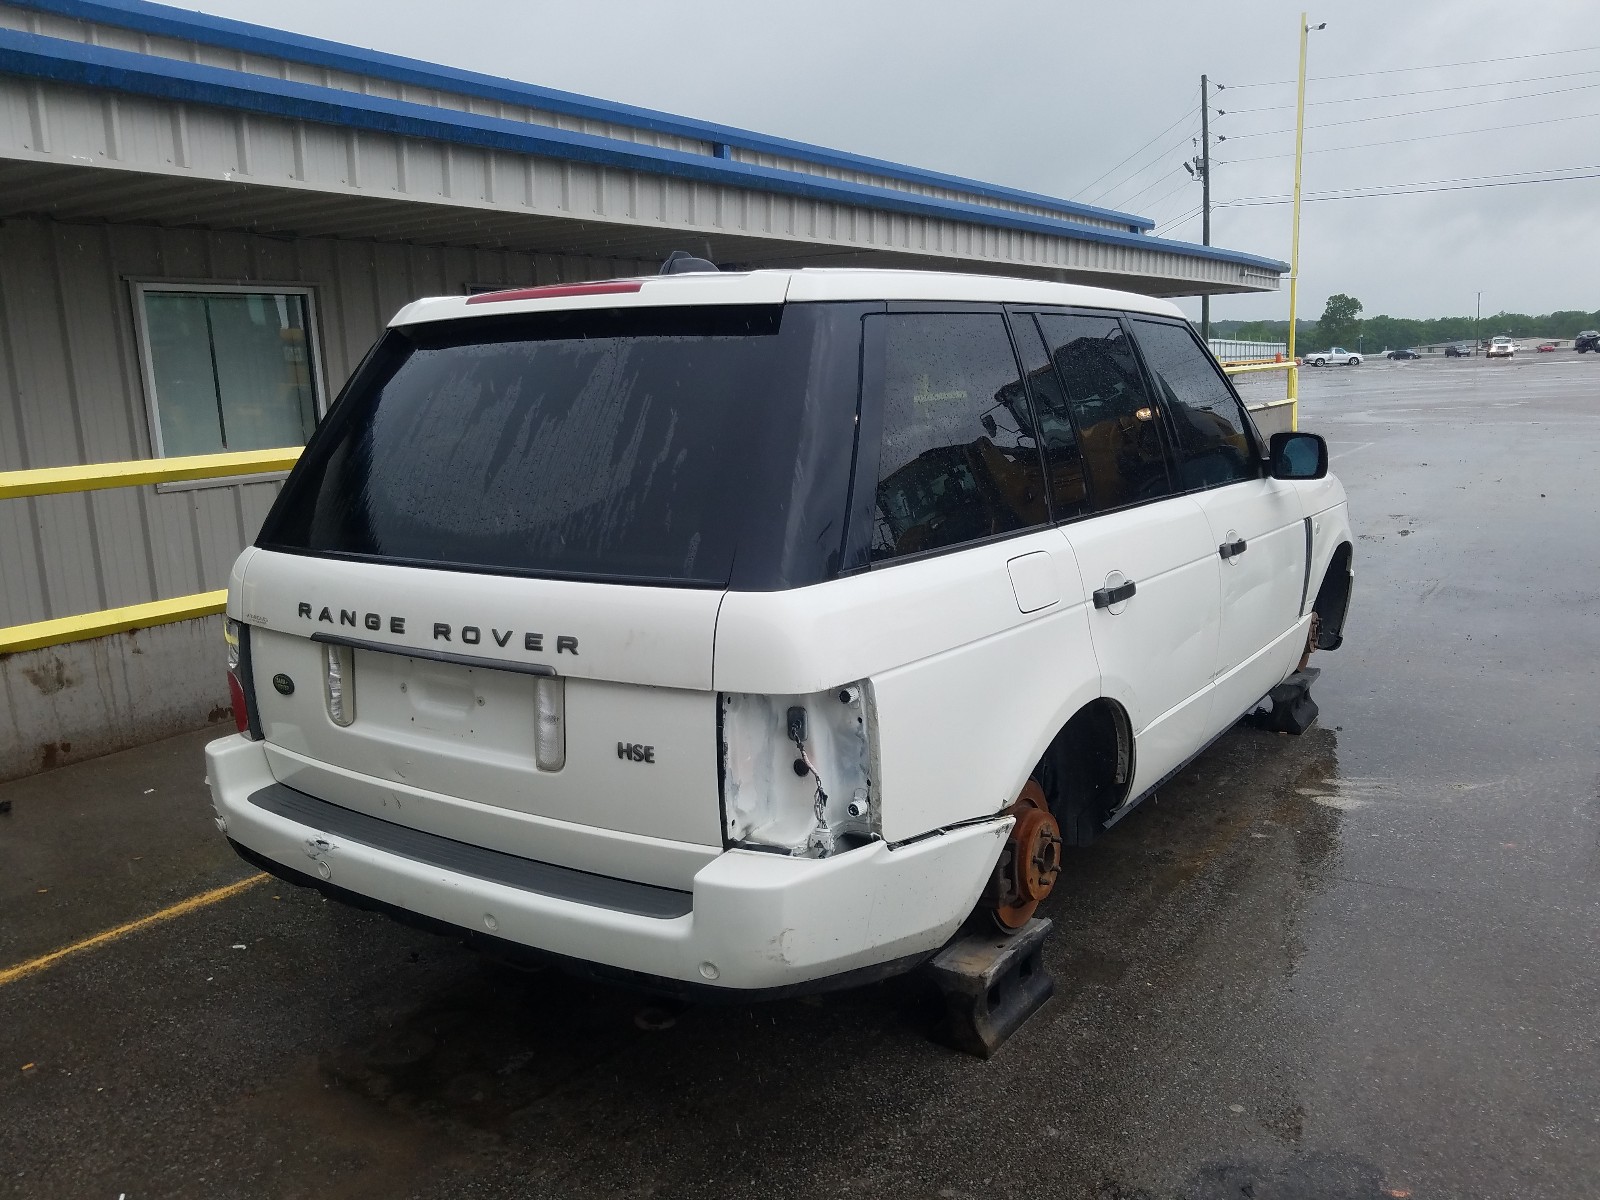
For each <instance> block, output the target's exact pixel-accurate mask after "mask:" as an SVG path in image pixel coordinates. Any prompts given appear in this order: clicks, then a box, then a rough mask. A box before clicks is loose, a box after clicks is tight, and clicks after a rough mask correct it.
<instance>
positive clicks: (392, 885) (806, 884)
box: [206, 736, 1011, 993]
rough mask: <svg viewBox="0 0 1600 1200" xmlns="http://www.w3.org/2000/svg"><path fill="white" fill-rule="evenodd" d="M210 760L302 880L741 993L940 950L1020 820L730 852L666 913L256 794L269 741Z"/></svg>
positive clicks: (247, 846)
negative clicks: (886, 839)
mask: <svg viewBox="0 0 1600 1200" xmlns="http://www.w3.org/2000/svg"><path fill="white" fill-rule="evenodd" d="M206 762H207V769H208V778H209V780H210V784H211V796H212V805H213V808H214V809H215V810H216V815H217V820H218V824H219V826H220V827H221V828H222V829H223V830H224V832H226V834H227V835H228V837H229V838H230V840H232V841H233V842H234V843H235V844H236V846H238V847H239V848H240V849H241V852H246V857H249V858H251V859H252V861H256V862H258V863H260V864H261V865H263V866H265V867H266V868H267V869H269V870H272V869H274V865H276V867H278V868H281V869H279V870H278V871H277V873H278V874H281V875H283V876H284V877H286V878H289V879H293V880H295V881H296V882H306V883H311V884H313V885H316V886H321V887H324V888H325V889H327V890H329V891H332V892H335V893H339V894H343V895H345V896H346V897H348V898H351V899H354V900H356V901H357V902H358V903H359V902H366V903H367V904H368V906H369V907H375V908H382V909H387V910H390V911H392V912H394V913H396V914H397V915H403V914H410V915H413V916H415V917H416V918H418V919H419V920H420V921H421V922H422V923H424V924H429V925H433V926H445V927H451V928H454V929H457V930H460V931H462V932H463V933H468V934H471V935H474V936H477V937H480V938H492V939H497V940H498V941H499V942H501V943H509V944H511V945H514V946H519V947H528V948H531V949H534V950H538V951H542V952H544V953H548V954H553V955H557V956H560V957H563V958H567V959H573V960H577V961H578V962H581V963H588V964H594V965H595V966H597V967H599V968H602V969H604V970H606V971H607V972H625V973H627V974H629V975H633V976H640V977H644V978H645V979H647V980H657V981H662V982H671V983H676V984H681V985H684V986H686V987H695V988H698V989H701V990H704V989H707V988H712V989H719V990H725V991H730V992H736V993H737V992H752V991H755V992H764V991H771V990H788V989H792V988H795V987H798V986H800V985H808V984H810V985H818V986H826V983H827V981H829V980H833V979H834V977H837V976H846V975H848V976H851V977H855V976H857V975H858V974H860V973H866V974H871V973H873V972H874V969H875V968H882V967H885V966H889V965H895V964H902V963H906V964H909V963H910V962H913V961H915V960H916V958H918V957H919V956H922V955H925V954H928V953H931V952H932V951H934V950H937V949H938V948H939V947H940V946H942V945H943V944H944V943H945V942H946V941H948V940H949V938H950V936H951V935H952V934H953V933H954V932H955V930H956V928H957V927H958V926H959V925H960V924H961V922H962V921H963V920H964V919H965V918H966V916H967V914H968V913H970V912H971V911H972V908H973V906H974V905H975V904H976V903H977V900H978V896H979V894H980V892H981V890H982V888H983V885H984V883H985V881H986V880H987V879H988V877H989V873H990V872H991V871H992V870H993V867H994V863H995V860H996V859H997V858H998V857H999V853H1000V847H1001V844H1002V842H1003V840H1004V838H1005V835H1006V833H1007V832H1008V831H1009V829H1010V827H1011V821H1010V818H999V819H995V820H992V821H985V822H982V823H980V824H975V825H966V826H961V827H959V828H956V829H951V830H948V831H946V832H943V833H939V834H935V835H933V836H930V837H927V838H923V839H922V840H920V841H917V842H914V843H910V844H907V845H903V846H900V847H899V848H896V849H891V848H889V847H888V846H887V845H886V844H884V843H882V842H875V843H873V844H871V845H868V846H864V847H861V848H860V849H857V850H851V851H848V852H846V853H844V854H839V855H836V856H834V857H832V858H827V859H798V858H788V857H785V856H781V855H776V854H762V853H759V852H755V851H746V850H729V851H726V852H725V853H723V854H721V855H719V856H718V857H717V858H715V859H713V860H712V861H711V862H710V863H708V864H707V865H706V866H705V867H703V868H702V869H701V870H700V871H699V872H698V873H697V874H696V875H695V877H694V881H693V889H692V892H691V893H690V894H689V898H688V901H687V903H686V905H685V906H684V907H686V908H687V911H686V912H682V913H681V915H669V916H652V915H642V914H641V913H640V912H638V911H625V909H626V908H627V907H628V906H627V905H623V906H622V907H614V906H612V905H611V904H609V903H607V902H606V901H605V899H604V897H605V895H606V889H605V888H603V887H602V888H601V889H600V891H599V892H598V893H597V895H598V896H599V897H600V899H599V900H598V901H597V902H584V901H582V900H579V899H573V898H569V896H565V895H553V894H549V892H546V891H540V890H536V889H535V886H534V885H529V886H516V885H513V884H511V883H507V882H500V881H497V880H496V879H493V878H484V877H482V876H481V875H478V874H474V873H472V870H473V868H472V861H473V859H472V856H471V854H470V851H471V849H472V848H466V847H464V848H463V849H464V850H466V851H468V852H469V853H468V855H467V857H466V858H464V859H463V860H462V862H461V864H460V865H459V866H458V865H455V864H452V865H448V866H447V865H440V862H441V861H443V860H442V858H441V856H439V855H433V856H431V857H433V858H434V859H435V861H431V862H430V861H425V859H426V858H427V857H429V856H428V855H426V854H423V855H422V856H421V857H414V856H413V855H412V853H409V852H405V851H403V850H396V849H391V848H385V847H384V846H380V845H376V844H372V843H374V842H378V841H383V840H384V839H382V838H378V837H368V838H367V839H366V840H362V836H363V835H362V834H361V833H360V831H359V830H357V831H356V836H350V835H348V834H341V833H330V832H329V831H327V830H323V829H318V828H317V827H316V825H315V824H311V823H307V821H308V820H310V819H311V818H309V817H307V816H305V813H304V812H302V813H300V814H299V815H294V816H291V815H284V814H285V812H287V811H290V810H288V809H286V808H285V807H284V806H282V805H279V806H275V807H274V806H264V805H263V804H259V803H256V802H253V801H252V797H253V796H258V795H262V794H266V793H268V792H269V790H270V789H273V788H274V787H278V786H280V785H277V781H276V780H275V779H274V778H273V776H272V772H271V770H270V769H269V767H268V764H267V757H266V753H265V751H264V749H263V748H262V745H261V744H260V743H259V742H251V741H248V740H246V739H244V738H242V737H238V736H234V737H227V738H223V739H221V740H220V741H216V742H213V743H211V745H209V746H208V747H207V748H206ZM275 808H276V810H275ZM305 811H306V812H309V811H314V810H313V809H310V808H307V809H306V810H305ZM395 828H396V829H403V827H395ZM395 844H396V845H402V844H403V842H400V841H397V842H396V843H395ZM456 845H458V846H459V845H460V844H459V843H457V844H456ZM535 865H537V864H535ZM557 869H558V870H559V868H557ZM500 874H502V875H504V874H505V872H500ZM530 879H533V880H534V881H535V884H536V880H537V875H536V873H535V874H534V875H531V876H530ZM615 882H617V883H618V885H619V887H620V889H621V890H622V891H626V890H627V889H628V888H629V887H630V886H632V885H628V884H626V883H623V882H621V881H615ZM569 893H570V889H569ZM633 907H635V908H637V907H638V906H636V905H635V906H633ZM840 982H842V981H840Z"/></svg>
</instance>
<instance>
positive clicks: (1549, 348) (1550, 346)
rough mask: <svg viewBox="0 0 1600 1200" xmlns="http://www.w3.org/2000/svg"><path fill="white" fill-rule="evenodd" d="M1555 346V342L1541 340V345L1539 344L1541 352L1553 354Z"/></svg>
mask: <svg viewBox="0 0 1600 1200" xmlns="http://www.w3.org/2000/svg"><path fill="white" fill-rule="evenodd" d="M1555 348H1556V344H1555V343H1554V342H1540V343H1539V346H1538V350H1539V353H1540V354H1551V353H1554V351H1555Z"/></svg>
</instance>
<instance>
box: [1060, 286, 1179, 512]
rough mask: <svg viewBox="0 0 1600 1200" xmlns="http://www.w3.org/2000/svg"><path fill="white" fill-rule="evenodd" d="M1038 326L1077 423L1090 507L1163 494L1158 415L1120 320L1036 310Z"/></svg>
mask: <svg viewBox="0 0 1600 1200" xmlns="http://www.w3.org/2000/svg"><path fill="white" fill-rule="evenodd" d="M1039 327H1040V328H1041V329H1042V330H1043V331H1044V336H1045V341H1046V342H1048V343H1049V346H1050V357H1051V359H1052V360H1053V361H1054V362H1055V365H1056V372H1057V373H1058V374H1059V375H1060V377H1061V383H1062V386H1063V387H1064V389H1065V391H1066V396H1067V404H1068V407H1069V408H1070V409H1071V411H1072V416H1073V420H1074V423H1075V424H1076V425H1077V428H1078V437H1079V445H1080V450H1081V453H1082V455H1083V465H1084V468H1085V470H1086V471H1087V473H1088V476H1089V498H1090V500H1091V501H1093V503H1094V506H1095V508H1097V509H1100V510H1105V509H1109V508H1122V507H1123V506H1125V505H1129V504H1137V503H1139V502H1141V501H1144V500H1156V499H1159V498H1160V497H1162V496H1166V495H1170V494H1171V492H1172V486H1171V483H1170V481H1169V479H1168V476H1167V456H1166V446H1165V444H1164V443H1163V441H1162V438H1161V425H1160V421H1158V420H1157V414H1156V409H1155V405H1154V404H1153V403H1152V401H1151V399H1150V394H1149V392H1148V391H1146V390H1145V385H1144V376H1143V375H1142V374H1141V373H1140V371H1139V363H1138V360H1137V359H1136V358H1135V356H1134V353H1133V346H1132V344H1131V343H1130V342H1129V340H1128V337H1127V335H1126V333H1124V331H1123V328H1122V323H1121V322H1120V321H1118V320H1117V319H1116V318H1115V317H1091V316H1076V315H1066V314H1058V313H1041V314H1040V316H1039Z"/></svg>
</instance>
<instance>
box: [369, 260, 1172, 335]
mask: <svg viewBox="0 0 1600 1200" xmlns="http://www.w3.org/2000/svg"><path fill="white" fill-rule="evenodd" d="M630 285H636V286H630ZM819 300H932V301H940V300H948V301H987V302H993V303H1006V304H1049V305H1077V306H1081V307H1084V308H1113V309H1127V310H1131V311H1134V312H1144V313H1153V314H1157V315H1160V316H1166V317H1182V316H1183V310H1182V309H1180V308H1179V307H1178V306H1177V305H1176V304H1173V303H1172V302H1171V301H1168V300H1157V299H1155V298H1154V297H1152V296H1141V295H1139V294H1137V293H1135V292H1122V291H1117V290H1115V289H1113V288H1097V287H1088V286H1085V285H1083V284H1075V283H1047V282H1044V281H1042V280H1036V279H1009V278H1006V277H1004V276H998V275H965V274H960V273H958V272H954V271H896V270H884V269H880V268H870V267H861V268H854V267H806V268H803V269H800V270H769V271H723V272H715V273H713V272H710V271H706V272H690V273H686V274H682V275H645V276H640V277H638V278H635V279H620V280H596V281H592V282H585V283H571V284H549V285H541V286H536V287H529V288H517V289H510V290H507V291H504V292H489V293H485V294H482V295H477V296H432V297H427V298H425V299H421V300H413V301H412V302H411V303H410V304H408V305H406V306H405V307H404V308H402V309H401V310H400V311H399V312H398V313H396V314H395V316H394V319H393V320H392V321H390V322H389V324H390V326H400V325H416V324H421V323H424V322H433V321H451V320H460V319H462V318H465V317H487V316H499V315H502V314H507V313H524V312H527V313H535V312H558V311H564V310H570V309H583V308H634V307H641V308H645V307H655V306H660V305H696V304H782V303H784V302H786V301H788V302H792V303H804V302H808V301H819Z"/></svg>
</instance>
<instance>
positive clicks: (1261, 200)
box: [1217, 171, 1600, 208]
mask: <svg viewBox="0 0 1600 1200" xmlns="http://www.w3.org/2000/svg"><path fill="white" fill-rule="evenodd" d="M1583 179H1600V171H1591V172H1589V173H1588V174H1586V175H1552V176H1549V177H1548V178H1545V179H1503V180H1500V181H1498V182H1493V183H1458V184H1454V185H1451V186H1448V187H1391V188H1389V189H1388V190H1386V191H1378V190H1370V191H1357V190H1352V191H1349V192H1342V193H1332V192H1330V193H1327V194H1322V195H1311V196H1305V195H1302V196H1301V197H1300V199H1301V200H1302V201H1303V202H1304V203H1306V204H1315V203H1319V202H1321V201H1326V200H1377V199H1381V198H1382V197H1384V196H1418V195H1422V194H1425V193H1429V192H1471V191H1477V190H1479V189H1480V188H1501V187H1527V186H1529V185H1530V184H1535V183H1569V182H1572V181H1574V180H1583ZM1290 203H1293V198H1292V197H1289V196H1256V197H1249V196H1246V197H1243V198H1241V199H1238V200H1226V201H1223V202H1222V203H1221V204H1219V205H1218V206H1217V207H1219V208H1257V207H1260V206H1263V205H1274V204H1290Z"/></svg>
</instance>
